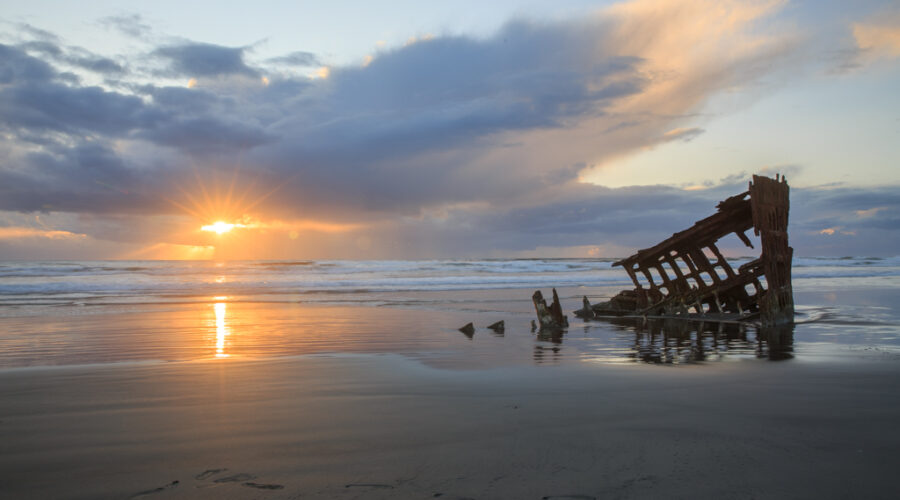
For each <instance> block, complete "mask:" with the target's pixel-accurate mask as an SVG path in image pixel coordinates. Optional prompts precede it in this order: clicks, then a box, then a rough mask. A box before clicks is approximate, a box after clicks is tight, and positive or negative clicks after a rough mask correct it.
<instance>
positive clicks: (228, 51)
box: [153, 42, 259, 77]
mask: <svg viewBox="0 0 900 500" xmlns="http://www.w3.org/2000/svg"><path fill="white" fill-rule="evenodd" d="M245 50H246V49H245V48H243V47H223V46H221V45H214V44H210V43H196V42H188V43H183V44H179V45H170V46H167V47H161V48H158V49H156V50H155V51H154V52H153V53H154V55H156V56H158V57H160V58H162V59H165V60H166V61H167V62H168V63H169V68H168V73H169V74H171V75H175V76H178V75H180V76H187V77H199V76H223V75H246V76H259V72H258V71H257V70H255V69H253V68H251V67H249V66H247V64H246V63H244V51H245Z"/></svg>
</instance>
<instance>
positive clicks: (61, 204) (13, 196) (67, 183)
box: [0, 143, 152, 213]
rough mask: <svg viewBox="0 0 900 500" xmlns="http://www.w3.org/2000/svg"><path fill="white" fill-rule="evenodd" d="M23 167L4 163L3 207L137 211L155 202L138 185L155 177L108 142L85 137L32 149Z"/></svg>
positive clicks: (0, 195) (1, 174)
mask: <svg viewBox="0 0 900 500" xmlns="http://www.w3.org/2000/svg"><path fill="white" fill-rule="evenodd" d="M16 167H17V168H12V169H9V168H5V169H0V209H2V210H15V211H51V210H52V211H66V212H101V213H102V212H108V211H116V212H123V211H124V212H135V211H138V212H139V211H144V210H147V209H148V208H150V207H149V206H148V203H147V201H146V200H143V199H142V197H141V196H139V195H138V194H137V193H136V192H135V189H136V188H138V187H139V186H141V185H142V184H145V183H146V184H147V185H152V182H151V181H152V179H150V178H144V176H142V175H140V174H139V173H137V172H135V171H134V170H133V169H132V168H130V167H129V166H128V165H127V164H126V163H125V162H124V161H123V160H122V159H121V158H120V157H119V156H117V155H116V154H115V153H114V152H113V151H112V150H110V149H109V148H108V147H105V146H102V145H99V144H92V143H85V144H81V145H79V146H76V147H70V148H59V147H53V148H48V150H47V151H45V152H39V153H31V154H28V155H26V156H25V157H24V158H22V159H21V160H20V162H18V165H16Z"/></svg>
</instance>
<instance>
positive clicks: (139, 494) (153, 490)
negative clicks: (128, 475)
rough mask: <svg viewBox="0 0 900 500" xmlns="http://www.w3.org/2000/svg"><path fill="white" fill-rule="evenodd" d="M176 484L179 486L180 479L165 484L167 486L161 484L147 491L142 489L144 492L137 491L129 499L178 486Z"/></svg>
mask: <svg viewBox="0 0 900 500" xmlns="http://www.w3.org/2000/svg"><path fill="white" fill-rule="evenodd" d="M176 486H178V481H177V480H176V481H172V482H171V483H169V484H167V485H165V486H160V487H159V488H153V489H152V490H147V491H142V492H140V493H135V494H134V495H131V496H130V497H128V498H129V499H133V498H141V497H145V496H147V495H152V494H154V493H162V492H163V491H166V490H168V489H171V488H174V487H176Z"/></svg>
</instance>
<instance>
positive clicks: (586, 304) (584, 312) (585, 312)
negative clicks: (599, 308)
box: [574, 296, 594, 319]
mask: <svg viewBox="0 0 900 500" xmlns="http://www.w3.org/2000/svg"><path fill="white" fill-rule="evenodd" d="M581 304H582V307H581V309H579V310H577V311H575V312H574V314H575V316H578V317H579V318H581V319H594V310H593V309H591V301H589V300H588V298H587V296H584V298H582V299H581Z"/></svg>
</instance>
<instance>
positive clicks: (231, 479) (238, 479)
mask: <svg viewBox="0 0 900 500" xmlns="http://www.w3.org/2000/svg"><path fill="white" fill-rule="evenodd" d="M253 479H256V476H254V475H253V474H247V473H246V472H241V473H239V474H232V475H230V476H225V477H220V478H219V479H216V480H215V481H213V482H214V483H243V482H244V481H251V480H253Z"/></svg>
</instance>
